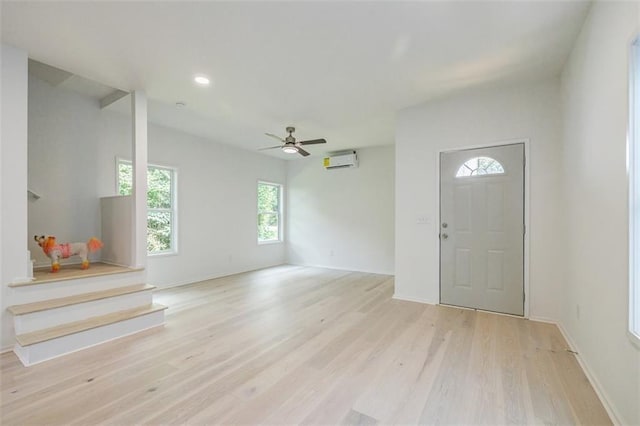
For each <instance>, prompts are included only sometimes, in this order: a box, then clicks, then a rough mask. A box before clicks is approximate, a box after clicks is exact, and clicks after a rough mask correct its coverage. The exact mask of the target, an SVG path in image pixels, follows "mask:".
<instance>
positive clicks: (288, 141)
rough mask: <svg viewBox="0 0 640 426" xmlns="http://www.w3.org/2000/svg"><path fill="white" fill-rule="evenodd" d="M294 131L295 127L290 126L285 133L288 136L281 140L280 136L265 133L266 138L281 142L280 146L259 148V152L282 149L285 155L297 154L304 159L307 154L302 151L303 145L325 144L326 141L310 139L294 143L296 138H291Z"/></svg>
mask: <svg viewBox="0 0 640 426" xmlns="http://www.w3.org/2000/svg"><path fill="white" fill-rule="evenodd" d="M295 131H296V128H295V127H292V126H290V127H287V132H288V133H289V136H287V137H286V138H284V139H282V138H281V137H280V136H277V135H274V134H273V133H265V135H267V136H270V137H272V138H275V139H278V140H279V141H282V145H276V146H269V147H267V148H260V149H259V151H264V150H265V149H275V148H280V149H282V151H283V152H286V153H287V154H295V153H298V154H300V155H302V156H303V157H306V156H308V155H309V153H308V152H307V151H305V150H304V149H302V146H303V145H316V144H319V143H327V141H326V140H324V139H311V140H308V141H300V142H296V138H294V137H293V132H295Z"/></svg>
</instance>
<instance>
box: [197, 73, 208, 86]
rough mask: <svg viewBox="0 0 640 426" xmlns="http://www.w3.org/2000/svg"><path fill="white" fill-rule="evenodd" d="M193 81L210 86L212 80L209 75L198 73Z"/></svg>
mask: <svg viewBox="0 0 640 426" xmlns="http://www.w3.org/2000/svg"><path fill="white" fill-rule="evenodd" d="M193 81H195V82H196V83H198V84H199V85H200V86H208V85H209V83H210V81H209V79H208V78H207V77H205V76H204V75H196V76H195V77H194V78H193Z"/></svg>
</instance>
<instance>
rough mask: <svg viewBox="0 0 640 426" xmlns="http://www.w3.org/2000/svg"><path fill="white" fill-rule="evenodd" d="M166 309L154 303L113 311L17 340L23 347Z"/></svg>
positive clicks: (39, 331) (27, 335) (27, 334)
mask: <svg viewBox="0 0 640 426" xmlns="http://www.w3.org/2000/svg"><path fill="white" fill-rule="evenodd" d="M164 309H167V307H166V306H164V305H160V304H157V303H154V304H152V305H149V306H144V307H141V308H136V309H128V310H126V311H119V312H113V313H111V314H107V315H101V316H98V317H92V318H87V319H85V320H81V321H75V322H71V323H68V324H62V325H59V326H56V327H51V328H46V329H43V330H38V331H33V332H31V333H25V334H20V335H17V336H16V340H17V341H18V343H19V344H20V345H21V346H23V347H25V346H30V345H34V344H36V343H41V342H46V341H48V340H53V339H57V338H59V337H64V336H68V335H71V334H75V333H79V332H82V331H86V330H91V329H93V328H98V327H102V326H105V325H109V324H113V323H117V322H120V321H125V320H128V319H131V318H136V317H139V316H143V315H147V314H150V313H153V312H157V311H162V310H164Z"/></svg>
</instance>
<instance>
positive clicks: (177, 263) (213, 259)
mask: <svg viewBox="0 0 640 426" xmlns="http://www.w3.org/2000/svg"><path fill="white" fill-rule="evenodd" d="M149 162H150V163H153V164H160V165H168V166H172V167H177V168H178V208H179V228H178V234H179V236H178V238H179V251H180V253H179V255H177V256H164V257H156V256H152V257H150V258H149V259H148V265H149V275H148V278H149V282H150V283H151V284H154V285H158V286H167V285H175V284H179V283H181V284H185V283H189V282H194V281H200V280H204V279H207V278H213V277H219V276H223V275H229V274H234V273H238V272H242V271H248V270H252V269H257V268H264V267H267V266H273V265H279V264H282V263H284V262H285V254H286V253H285V245H284V244H283V243H279V244H266V245H258V242H257V241H258V236H257V204H256V203H257V185H258V180H266V181H270V182H277V183H281V184H283V185H285V184H286V169H285V165H284V160H280V159H276V158H272V157H267V156H265V155H262V154H257V153H252V152H249V151H244V150H240V149H236V148H233V147H230V146H227V145H223V144H216V143H212V142H211V141H208V140H206V139H202V138H198V137H194V136H190V135H187V134H184V133H181V132H177V131H173V130H170V129H167V128H162V127H159V126H154V125H150V126H149Z"/></svg>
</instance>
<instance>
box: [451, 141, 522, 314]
mask: <svg viewBox="0 0 640 426" xmlns="http://www.w3.org/2000/svg"><path fill="white" fill-rule="evenodd" d="M524 231H525V229H524V144H522V143H519V144H513V145H504V146H496V147H491V148H479V149H469V150H461V151H452V152H444V153H441V154H440V302H441V303H444V304H449V305H456V306H464V307H468V308H476V309H483V310H488V311H494V312H503V313H508V314H514V315H524Z"/></svg>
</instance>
